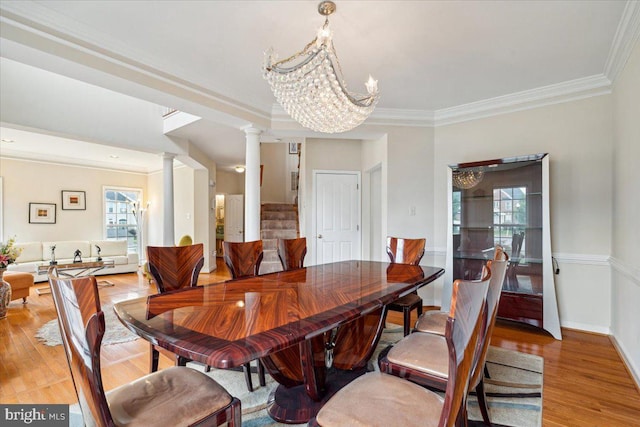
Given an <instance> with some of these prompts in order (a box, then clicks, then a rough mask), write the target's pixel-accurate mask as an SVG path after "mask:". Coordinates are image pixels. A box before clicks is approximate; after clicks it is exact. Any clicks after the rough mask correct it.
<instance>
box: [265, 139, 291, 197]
mask: <svg viewBox="0 0 640 427" xmlns="http://www.w3.org/2000/svg"><path fill="white" fill-rule="evenodd" d="M288 157H289V144H285V143H262V144H260V164H261V165H262V167H263V171H262V186H261V187H260V202H261V203H289V200H287V195H288V192H287V191H286V190H287V188H286V184H287V182H288V181H287V174H288V173H289V164H288V161H287V160H288Z"/></svg>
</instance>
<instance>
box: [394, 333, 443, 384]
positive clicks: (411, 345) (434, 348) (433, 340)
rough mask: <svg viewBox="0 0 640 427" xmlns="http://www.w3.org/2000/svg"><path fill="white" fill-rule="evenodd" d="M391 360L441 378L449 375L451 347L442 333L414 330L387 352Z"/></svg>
mask: <svg viewBox="0 0 640 427" xmlns="http://www.w3.org/2000/svg"><path fill="white" fill-rule="evenodd" d="M387 359H389V362H391V363H395V364H397V365H402V366H406V367H407V368H411V369H415V370H416V371H420V372H425V373H427V374H429V375H433V376H436V377H440V378H444V379H446V378H448V377H449V348H448V347H447V340H446V339H445V338H444V337H443V336H440V335H434V334H425V333H422V332H414V333H412V334H411V335H407V336H406V337H404V338H403V339H401V340H400V341H398V343H397V344H396V345H394V346H393V347H392V348H391V350H390V351H389V353H388V354H387Z"/></svg>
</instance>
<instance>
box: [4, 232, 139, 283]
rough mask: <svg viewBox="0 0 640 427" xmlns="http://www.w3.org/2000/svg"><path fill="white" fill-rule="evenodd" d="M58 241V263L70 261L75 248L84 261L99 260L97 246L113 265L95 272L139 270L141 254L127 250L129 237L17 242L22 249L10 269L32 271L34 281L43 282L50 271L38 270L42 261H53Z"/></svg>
mask: <svg viewBox="0 0 640 427" xmlns="http://www.w3.org/2000/svg"><path fill="white" fill-rule="evenodd" d="M53 245H55V246H56V250H55V255H56V261H57V262H58V264H71V263H72V262H73V256H74V254H75V252H76V250H80V252H81V253H82V255H81V256H82V261H84V262H88V261H96V260H97V259H98V248H97V247H96V245H97V246H100V256H101V257H102V259H103V260H105V261H106V260H113V263H114V266H113V268H105V269H102V270H98V271H97V272H95V274H96V275H104V274H117V273H132V272H135V271H137V270H138V254H136V253H129V252H128V251H127V241H126V240H73V241H60V242H26V243H16V247H18V248H22V252H21V253H20V256H19V257H18V259H16V262H15V263H14V264H10V265H9V267H8V268H7V271H22V272H25V273H33V279H34V282H44V281H46V280H47V274H46V273H42V274H38V272H37V270H38V266H39V265H48V264H49V261H51V246H53Z"/></svg>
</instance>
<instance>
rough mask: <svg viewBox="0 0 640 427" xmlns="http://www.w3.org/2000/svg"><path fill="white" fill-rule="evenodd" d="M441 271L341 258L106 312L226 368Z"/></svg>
mask: <svg viewBox="0 0 640 427" xmlns="http://www.w3.org/2000/svg"><path fill="white" fill-rule="evenodd" d="M443 273H444V270H443V269H442V268H437V267H427V266H411V265H404V264H389V263H386V262H371V261H343V262H337V263H331V264H324V265H317V266H311V267H307V268H304V269H300V270H293V271H286V272H280V273H272V274H267V275H263V276H258V277H252V278H247V279H241V280H232V281H228V282H224V283H217V284H207V285H204V286H197V287H195V288H186V289H182V290H178V291H173V292H168V293H165V294H161V295H152V296H149V297H146V298H138V299H134V300H130V301H124V302H120V303H118V304H116V305H115V306H114V309H115V311H116V314H117V315H118V317H119V318H120V319H121V321H122V322H123V323H124V325H125V326H127V327H128V328H129V329H130V330H132V331H133V332H135V333H136V334H138V335H140V336H141V337H143V338H145V339H147V340H148V341H150V342H152V343H154V344H157V345H160V346H162V347H165V348H167V349H168V350H170V351H172V352H174V353H176V354H179V355H181V356H184V357H187V358H189V359H191V360H196V361H199V362H202V363H205V364H207V365H209V366H213V367H216V368H231V367H236V366H240V365H242V364H243V363H246V362H249V361H251V360H254V359H256V358H258V357H264V356H266V355H268V354H270V353H273V352H275V351H278V350H282V349H284V348H287V347H289V346H291V345H294V344H297V343H299V342H301V341H303V340H305V339H309V338H311V337H313V336H315V335H318V334H322V333H324V332H326V331H327V330H330V329H332V328H335V327H336V326H338V325H340V324H343V323H345V322H348V321H351V320H353V319H355V318H357V317H359V316H362V315H363V314H366V313H367V312H370V311H373V310H375V309H378V308H380V307H381V306H383V305H387V304H389V303H390V302H392V301H393V300H395V299H396V298H398V297H400V296H403V295H405V294H407V293H409V292H412V291H414V290H416V289H418V288H420V287H422V286H424V285H426V284H428V283H430V282H432V281H434V280H435V279H436V278H438V277H439V276H441V275H442V274H443Z"/></svg>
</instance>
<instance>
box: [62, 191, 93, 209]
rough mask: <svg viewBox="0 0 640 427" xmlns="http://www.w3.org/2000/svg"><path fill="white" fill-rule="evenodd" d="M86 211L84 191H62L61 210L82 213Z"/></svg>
mask: <svg viewBox="0 0 640 427" xmlns="http://www.w3.org/2000/svg"><path fill="white" fill-rule="evenodd" d="M86 209H87V203H86V199H85V192H84V191H68V190H62V210H65V211H84V210H86Z"/></svg>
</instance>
